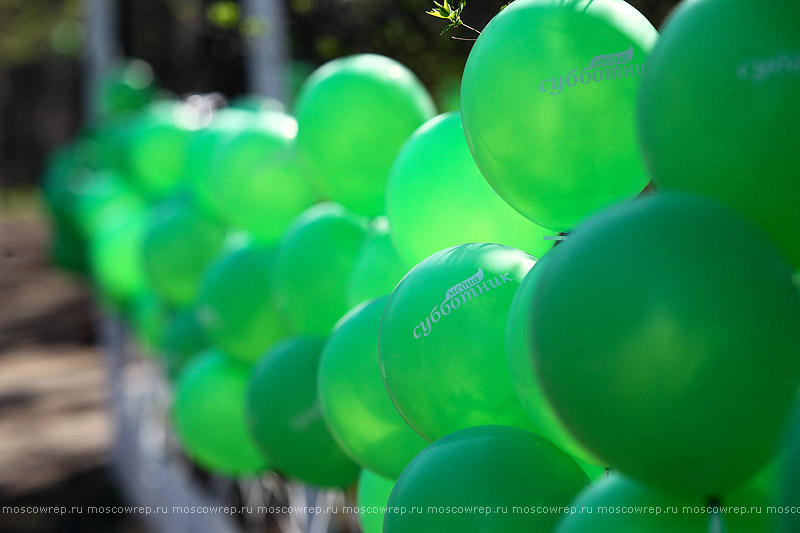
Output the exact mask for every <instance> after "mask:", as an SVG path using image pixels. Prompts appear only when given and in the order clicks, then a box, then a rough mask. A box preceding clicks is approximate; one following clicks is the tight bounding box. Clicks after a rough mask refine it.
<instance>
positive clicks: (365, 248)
mask: <svg viewBox="0 0 800 533" xmlns="http://www.w3.org/2000/svg"><path fill="white" fill-rule="evenodd" d="M376 220H377V221H378V222H373V227H372V231H371V232H370V235H369V236H368V237H367V240H366V241H365V242H364V244H363V245H362V246H361V250H360V251H359V252H358V257H357V258H356V263H355V266H353V272H352V274H351V275H350V279H349V280H348V282H347V287H346V295H345V301H346V302H347V307H348V308H353V307H355V306H356V305H358V304H360V303H362V302H365V301H367V300H370V299H372V298H377V297H379V296H387V295H389V294H391V293H392V291H393V290H394V288H395V287H396V286H397V283H398V282H399V281H400V280H401V279H402V278H403V276H405V275H406V272H408V268H407V267H406V265H405V263H404V262H403V261H402V260H401V259H400V257H398V255H397V250H395V248H394V245H393V244H392V239H391V237H390V235H389V229H388V227H385V225H384V222H385V219H383V218H379V219H376Z"/></svg>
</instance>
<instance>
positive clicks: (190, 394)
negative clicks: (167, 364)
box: [172, 350, 267, 476]
mask: <svg viewBox="0 0 800 533" xmlns="http://www.w3.org/2000/svg"><path fill="white" fill-rule="evenodd" d="M249 376H250V367H248V366H247V365H244V364H242V363H240V362H238V361H235V360H233V359H229V358H227V357H225V356H224V355H223V354H222V353H220V352H218V351H216V350H209V351H207V352H204V353H202V354H200V355H198V356H197V357H195V358H194V359H192V361H191V362H190V363H189V364H188V365H187V367H186V368H185V369H184V370H183V372H181V375H180V378H179V379H178V382H177V384H176V385H175V392H174V401H173V404H172V416H173V418H174V420H175V430H176V431H177V434H178V438H179V440H180V442H181V444H182V446H183V448H184V450H186V452H187V454H188V455H189V456H190V457H192V459H194V460H195V461H197V462H198V463H199V464H200V465H201V466H203V467H204V468H207V469H209V470H211V471H212V472H216V473H219V474H223V475H228V476H236V475H243V474H255V473H258V472H262V471H264V470H266V469H267V461H266V460H265V459H264V456H263V455H261V453H260V452H259V451H258V448H257V447H256V446H255V443H254V442H253V439H252V437H251V436H250V433H249V432H248V430H247V421H246V414H245V393H246V390H247V382H248V379H249Z"/></svg>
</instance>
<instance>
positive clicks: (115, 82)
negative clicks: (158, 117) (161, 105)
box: [96, 59, 156, 117]
mask: <svg viewBox="0 0 800 533" xmlns="http://www.w3.org/2000/svg"><path fill="white" fill-rule="evenodd" d="M155 92H156V84H155V76H154V75H153V69H152V67H151V66H150V65H149V64H147V63H145V62H144V61H142V60H141V59H131V60H128V61H125V62H124V63H122V64H118V65H115V66H114V67H113V68H112V69H110V70H109V72H108V73H107V74H106V75H105V76H104V77H103V79H102V80H100V86H99V87H98V89H97V98H96V105H97V107H98V108H99V112H100V114H101V115H102V116H103V117H115V116H119V115H125V114H127V113H131V112H134V111H138V110H139V109H142V108H143V107H145V106H146V105H147V104H148V103H150V101H151V100H152V99H153V96H154V95H155Z"/></svg>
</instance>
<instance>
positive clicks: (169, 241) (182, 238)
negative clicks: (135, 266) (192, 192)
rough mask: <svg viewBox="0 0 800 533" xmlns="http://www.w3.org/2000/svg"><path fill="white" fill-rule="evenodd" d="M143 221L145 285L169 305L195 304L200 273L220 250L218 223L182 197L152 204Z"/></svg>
mask: <svg viewBox="0 0 800 533" xmlns="http://www.w3.org/2000/svg"><path fill="white" fill-rule="evenodd" d="M146 224H147V227H146V229H145V234H144V242H143V246H142V257H143V259H144V271H145V275H146V277H147V282H148V284H149V285H150V287H151V288H152V290H153V291H154V292H155V293H156V294H158V296H159V297H160V298H162V299H163V300H164V301H166V302H167V303H169V304H171V305H173V306H176V307H181V306H186V305H190V304H193V303H195V300H196V298H197V293H198V291H199V289H200V287H199V286H200V280H201V279H202V276H203V273H204V272H205V270H206V268H207V267H208V265H209V263H211V261H212V260H213V259H214V257H215V256H216V255H217V254H218V253H219V251H220V250H221V249H222V244H223V241H224V239H225V231H224V230H223V229H222V226H220V225H219V224H218V223H217V222H216V221H215V220H211V219H209V218H208V217H206V216H203V215H202V214H201V213H200V212H199V211H198V210H197V209H196V208H195V207H194V206H193V205H192V203H191V202H190V201H189V200H188V199H187V198H184V197H182V196H179V197H176V198H171V199H169V200H166V201H164V202H162V203H161V204H159V205H157V206H156V207H154V208H153V209H152V210H151V211H150V213H149V215H148V217H147V222H146Z"/></svg>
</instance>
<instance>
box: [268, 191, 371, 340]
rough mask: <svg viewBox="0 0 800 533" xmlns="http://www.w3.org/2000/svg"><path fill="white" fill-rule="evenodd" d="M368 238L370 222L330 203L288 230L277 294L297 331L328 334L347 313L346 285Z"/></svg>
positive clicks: (279, 263)
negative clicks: (367, 222) (368, 224)
mask: <svg viewBox="0 0 800 533" xmlns="http://www.w3.org/2000/svg"><path fill="white" fill-rule="evenodd" d="M366 235H367V225H366V220H364V219H361V218H360V217H358V216H356V215H353V214H352V213H349V212H347V211H345V210H344V209H343V208H342V207H341V206H339V205H336V204H330V203H327V204H319V205H316V206H314V207H312V208H310V209H308V210H306V211H305V212H304V213H303V214H302V215H300V216H299V217H298V218H297V219H296V220H295V222H294V223H293V224H292V226H291V227H290V228H289V231H288V232H287V233H286V235H285V236H284V238H283V241H282V243H281V246H280V248H279V249H278V255H277V258H276V263H275V291H276V298H277V302H278V306H279V309H280V310H281V311H282V312H283V313H284V315H286V319H287V320H288V322H289V324H290V325H291V329H292V330H293V331H294V332H295V333H302V334H309V335H322V336H326V335H328V334H329V333H330V331H331V328H332V327H333V325H334V324H335V323H336V321H337V320H339V319H340V318H341V317H342V315H343V314H345V313H346V312H347V310H348V309H349V307H348V305H347V282H348V280H349V279H350V276H351V275H352V273H353V269H354V268H355V265H356V261H357V260H358V257H359V253H360V251H361V247H362V244H363V243H364V239H365V238H366Z"/></svg>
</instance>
